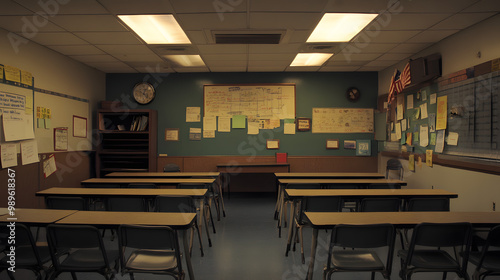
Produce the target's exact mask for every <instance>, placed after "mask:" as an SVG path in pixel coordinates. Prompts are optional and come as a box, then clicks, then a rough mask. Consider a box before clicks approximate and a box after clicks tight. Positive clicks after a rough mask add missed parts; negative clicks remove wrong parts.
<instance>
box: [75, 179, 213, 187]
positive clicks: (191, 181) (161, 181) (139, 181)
mask: <svg viewBox="0 0 500 280" xmlns="http://www.w3.org/2000/svg"><path fill="white" fill-rule="evenodd" d="M214 182H215V178H203V179H200V178H91V179H87V180H83V181H82V182H81V184H82V185H84V186H85V187H89V188H92V187H94V185H102V184H114V185H120V186H126V185H128V184H158V185H172V184H183V183H185V184H206V185H208V184H213V183H214Z"/></svg>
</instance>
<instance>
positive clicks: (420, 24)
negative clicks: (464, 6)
mask: <svg viewBox="0 0 500 280" xmlns="http://www.w3.org/2000/svg"><path fill="white" fill-rule="evenodd" d="M450 15H451V14H449V13H446V14H426V15H425V20H422V14H387V13H385V14H382V15H379V17H378V18H376V19H375V21H374V22H373V23H371V24H370V25H369V26H367V27H366V29H367V30H369V31H373V32H376V31H377V30H384V31H385V30H423V29H427V28H429V27H431V26H433V25H434V24H436V23H438V22H440V21H442V20H444V19H446V18H448V17H449V16H450Z"/></svg>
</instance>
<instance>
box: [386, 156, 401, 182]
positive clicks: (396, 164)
mask: <svg viewBox="0 0 500 280" xmlns="http://www.w3.org/2000/svg"><path fill="white" fill-rule="evenodd" d="M390 171H396V174H397V177H396V179H398V180H403V177H404V169H403V165H402V164H401V162H400V161H399V160H398V159H395V158H391V159H389V160H388V161H387V166H386V168H385V178H387V179H389V175H390Z"/></svg>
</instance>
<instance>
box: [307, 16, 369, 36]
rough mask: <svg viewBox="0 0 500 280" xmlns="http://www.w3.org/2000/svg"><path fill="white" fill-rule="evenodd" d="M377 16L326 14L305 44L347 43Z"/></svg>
mask: <svg viewBox="0 0 500 280" xmlns="http://www.w3.org/2000/svg"><path fill="white" fill-rule="evenodd" d="M377 16H378V14H349V13H326V14H324V15H323V18H321V21H320V22H319V23H318V25H317V26H316V28H314V31H313V32H312V34H311V36H309V38H308V39H307V42H308V43H313V42H349V41H350V40H351V39H352V38H353V37H354V36H356V35H357V34H358V33H359V32H361V30H363V28H365V27H366V26H367V25H368V24H369V23H370V22H371V21H372V20H373V19H374V18H375V17H377Z"/></svg>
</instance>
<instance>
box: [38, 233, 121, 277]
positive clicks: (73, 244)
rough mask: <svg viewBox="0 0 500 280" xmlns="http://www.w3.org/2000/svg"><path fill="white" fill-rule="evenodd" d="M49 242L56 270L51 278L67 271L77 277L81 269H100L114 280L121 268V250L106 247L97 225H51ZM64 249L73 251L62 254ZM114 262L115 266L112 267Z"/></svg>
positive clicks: (100, 271)
mask: <svg viewBox="0 0 500 280" xmlns="http://www.w3.org/2000/svg"><path fill="white" fill-rule="evenodd" d="M47 241H48V243H49V251H50V255H51V257H52V263H53V265H54V269H55V270H54V272H53V273H52V275H51V277H50V279H51V280H52V279H56V278H57V276H58V275H59V274H61V273H64V272H70V273H71V275H72V277H73V279H76V273H77V272H97V273H99V274H101V275H103V276H104V277H105V278H106V279H107V280H110V279H112V278H114V275H115V273H116V271H117V270H118V267H119V253H118V250H106V248H105V247H104V242H103V240H102V237H101V234H100V232H99V230H98V229H97V228H96V227H93V226H87V225H54V224H51V225H48V226H47ZM61 252H69V253H68V254H66V255H65V257H62V256H61ZM113 262H114V263H115V266H114V269H113V268H112V267H111V266H110V264H111V263H113ZM110 277H111V278H110Z"/></svg>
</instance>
